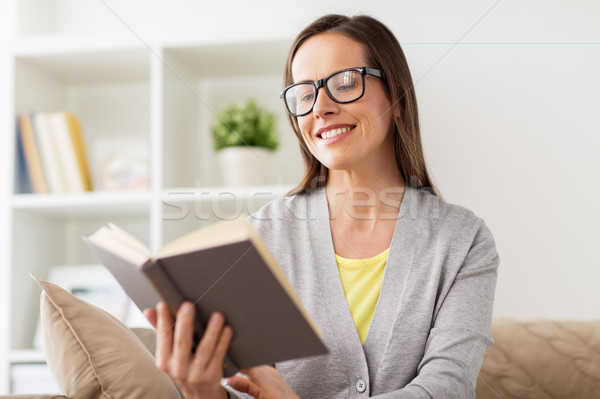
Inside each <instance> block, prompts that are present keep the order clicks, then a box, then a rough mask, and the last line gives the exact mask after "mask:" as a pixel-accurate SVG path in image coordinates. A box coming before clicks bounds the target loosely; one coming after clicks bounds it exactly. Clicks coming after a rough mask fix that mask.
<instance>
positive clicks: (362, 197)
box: [325, 165, 405, 225]
mask: <svg viewBox="0 0 600 399" xmlns="http://www.w3.org/2000/svg"><path fill="white" fill-rule="evenodd" d="M404 188H405V182H404V180H403V179H402V176H401V175H400V171H398V170H397V167H396V165H390V168H389V169H388V170H378V171H373V172H372V173H369V172H368V171H366V170H364V169H362V170H361V171H360V172H358V171H354V170H330V171H329V176H328V178H327V185H326V187H325V190H326V193H327V202H328V204H329V214H330V217H331V218H332V219H337V220H340V219H341V220H348V221H350V220H356V221H357V222H359V223H360V222H361V221H362V223H361V224H366V225H371V224H372V223H374V222H377V221H378V220H389V219H393V220H396V219H397V217H398V211H399V209H400V204H401V202H402V197H403V195H404ZM369 221H370V222H371V223H369Z"/></svg>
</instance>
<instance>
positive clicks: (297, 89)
mask: <svg viewBox="0 0 600 399" xmlns="http://www.w3.org/2000/svg"><path fill="white" fill-rule="evenodd" d="M363 83H364V82H363V76H362V74H361V72H360V71H357V70H349V71H341V72H339V73H336V74H335V75H332V76H330V77H329V78H328V79H327V80H326V82H325V86H326V87H325V91H326V92H327V94H328V95H329V97H331V99H332V100H334V101H336V102H339V103H347V102H352V101H355V100H357V99H359V98H360V97H361V96H362V94H363V85H364V84H363ZM316 98H317V88H316V87H315V84H314V83H313V82H306V83H300V84H297V85H295V86H292V87H290V88H289V89H288V90H287V91H286V92H285V102H286V105H287V107H288V110H289V111H290V112H291V113H292V114H295V115H303V114H306V113H308V112H310V110H311V109H312V107H313V105H314V104H315V102H316Z"/></svg>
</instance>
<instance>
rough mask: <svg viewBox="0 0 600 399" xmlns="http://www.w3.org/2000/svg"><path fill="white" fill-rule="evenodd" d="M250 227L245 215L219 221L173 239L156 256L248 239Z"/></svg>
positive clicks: (166, 255) (165, 255)
mask: <svg viewBox="0 0 600 399" xmlns="http://www.w3.org/2000/svg"><path fill="white" fill-rule="evenodd" d="M250 229H251V226H250V224H249V223H248V221H247V220H246V217H245V216H241V217H239V218H237V219H234V220H226V221H222V222H217V223H214V224H212V225H210V226H206V227H203V228H200V229H198V230H194V231H192V232H191V233H188V234H186V235H184V236H181V237H179V238H178V239H176V240H175V241H171V242H170V243H168V244H166V245H165V246H164V247H163V248H161V249H160V251H158V253H157V254H156V257H157V258H165V257H169V256H174V255H180V254H184V253H186V252H193V251H198V250H201V249H206V248H212V247H218V246H221V245H226V244H231V243H234V242H239V241H243V240H247V239H248V237H249V236H250Z"/></svg>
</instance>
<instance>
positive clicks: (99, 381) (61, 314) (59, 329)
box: [32, 275, 180, 399]
mask: <svg viewBox="0 0 600 399" xmlns="http://www.w3.org/2000/svg"><path fill="white" fill-rule="evenodd" d="M32 277H34V278H35V279H36V280H37V282H38V284H39V285H40V286H41V287H42V289H43V290H44V291H43V292H42V296H41V319H42V333H43V336H44V347H45V352H46V361H47V362H48V368H49V369H50V372H51V373H52V376H53V377H54V379H55V380H56V383H57V384H58V386H59V388H60V389H61V390H62V391H63V393H64V394H65V395H66V396H67V397H68V398H69V399H77V398H82V399H83V398H85V399H90V398H102V399H107V398H164V399H169V398H173V399H180V395H179V392H178V390H177V388H176V387H175V385H174V384H173V383H172V382H171V380H170V379H169V377H168V376H167V375H166V374H164V373H163V372H162V371H160V370H158V369H157V368H156V367H155V365H154V357H153V356H152V354H151V353H150V352H149V351H148V349H146V347H145V346H144V345H143V344H142V343H141V341H140V340H139V339H138V338H137V337H136V336H135V334H134V333H133V332H131V330H129V329H128V328H127V327H126V326H125V325H124V324H122V323H121V322H120V321H119V320H117V319H116V318H114V317H113V316H112V315H110V314H109V313H107V312H105V311H103V310H101V309H100V308H98V307H96V306H93V305H91V304H89V303H87V302H85V301H83V300H81V299H79V298H77V297H75V296H74V295H72V294H71V293H69V292H67V291H65V290H64V289H62V288H60V287H59V286H57V285H54V284H52V283H49V282H47V281H43V280H40V279H38V278H37V277H35V276H33V275H32Z"/></svg>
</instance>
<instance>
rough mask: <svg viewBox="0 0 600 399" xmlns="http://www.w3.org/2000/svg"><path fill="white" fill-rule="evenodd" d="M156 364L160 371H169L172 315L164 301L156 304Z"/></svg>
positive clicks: (171, 345)
mask: <svg viewBox="0 0 600 399" xmlns="http://www.w3.org/2000/svg"><path fill="white" fill-rule="evenodd" d="M156 311H157V316H158V319H157V323H156V327H157V328H156V344H157V345H156V366H157V367H158V368H159V369H161V370H162V371H165V372H168V371H169V359H170V358H171V353H172V348H173V317H172V316H171V313H170V312H169V308H167V305H166V304H165V303H164V302H160V303H159V304H158V305H156Z"/></svg>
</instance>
